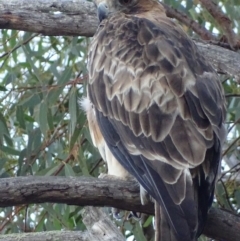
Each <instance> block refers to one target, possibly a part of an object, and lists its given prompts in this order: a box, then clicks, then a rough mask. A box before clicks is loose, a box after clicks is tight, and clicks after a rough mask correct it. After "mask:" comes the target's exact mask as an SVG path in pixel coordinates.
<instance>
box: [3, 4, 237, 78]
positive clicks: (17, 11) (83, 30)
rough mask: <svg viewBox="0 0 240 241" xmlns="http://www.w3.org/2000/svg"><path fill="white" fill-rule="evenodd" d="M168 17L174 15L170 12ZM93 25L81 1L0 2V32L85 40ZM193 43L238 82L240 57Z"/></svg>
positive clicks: (90, 10)
mask: <svg viewBox="0 0 240 241" xmlns="http://www.w3.org/2000/svg"><path fill="white" fill-rule="evenodd" d="M169 14H170V15H171V14H172V15H174V11H173V12H172V13H171V12H169ZM97 25H98V20H97V16H96V9H95V6H94V4H93V3H91V2H88V1H85V0H67V1H66V0H34V1H29V0H8V1H6V0H0V29H17V30H24V31H29V32H35V33H41V34H43V35H73V36H88V37H89V36H92V35H93V34H94V33H95V31H96V29H97ZM203 34H204V33H202V34H201V35H203ZM209 38H210V36H209ZM196 44H197V46H198V47H199V48H200V50H201V52H202V53H203V54H204V55H206V56H207V58H209V59H210V62H211V63H213V65H214V67H215V69H216V70H217V71H218V72H220V73H224V74H229V75H231V76H234V77H235V78H236V79H237V80H240V54H238V53H236V52H233V51H230V50H227V49H224V48H221V47H218V46H214V45H210V44H205V43H199V42H196Z"/></svg>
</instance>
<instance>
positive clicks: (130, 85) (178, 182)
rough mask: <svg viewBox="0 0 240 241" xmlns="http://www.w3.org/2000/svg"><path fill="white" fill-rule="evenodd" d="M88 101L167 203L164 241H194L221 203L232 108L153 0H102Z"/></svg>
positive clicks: (110, 140)
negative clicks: (219, 178) (220, 174)
mask: <svg viewBox="0 0 240 241" xmlns="http://www.w3.org/2000/svg"><path fill="white" fill-rule="evenodd" d="M96 4H97V5H98V8H99V12H98V13H99V19H100V20H102V21H101V23H100V25H99V27H98V30H97V32H96V34H95V35H94V37H93V40H92V43H91V46H90V50H89V64H88V68H89V83H88V96H89V98H90V101H91V102H92V104H93V106H94V111H95V114H96V117H97V118H96V119H97V124H98V126H99V129H100V131H101V133H102V135H103V137H104V140H105V142H106V144H107V146H108V148H109V150H110V151H111V153H112V154H113V155H114V157H115V158H116V159H117V161H118V162H119V163H121V165H122V166H124V167H125V168H126V169H127V170H128V171H129V172H130V173H131V174H132V175H133V176H134V177H136V179H137V180H138V181H139V183H140V184H141V186H142V187H143V188H144V189H145V190H146V191H147V192H148V193H149V194H150V195H151V196H152V197H153V198H154V199H155V200H156V201H157V203H158V204H159V205H160V209H161V214H159V215H160V216H159V217H160V223H161V224H160V231H159V232H160V236H161V237H160V238H159V240H161V241H173V240H177V241H193V240H196V237H198V236H199V235H200V233H201V232H202V229H203V226H204V223H205V221H206V217H207V211H208V208H209V207H210V205H211V203H212V199H213V192H214V185H215V180H216V175H217V170H218V166H219V161H220V159H221V147H222V141H223V140H224V136H225V131H224V126H223V123H224V119H225V102H224V95H223V90H222V87H221V83H220V81H219V80H218V76H217V74H216V72H215V71H214V70H213V68H212V67H211V65H210V64H209V63H208V62H207V60H206V59H205V58H204V57H203V56H202V55H201V54H200V53H199V51H198V49H197V47H196V46H195V44H194V43H193V41H192V40H191V39H190V38H189V37H188V36H187V35H186V34H185V33H184V32H183V30H182V29H181V28H180V27H179V26H178V25H177V24H175V23H174V22H173V21H172V20H170V19H169V18H167V17H166V15H165V12H164V10H163V7H162V6H161V5H160V3H158V2H157V1H155V0H111V1H110V0H106V1H105V2H103V1H101V0H98V1H97V2H96Z"/></svg>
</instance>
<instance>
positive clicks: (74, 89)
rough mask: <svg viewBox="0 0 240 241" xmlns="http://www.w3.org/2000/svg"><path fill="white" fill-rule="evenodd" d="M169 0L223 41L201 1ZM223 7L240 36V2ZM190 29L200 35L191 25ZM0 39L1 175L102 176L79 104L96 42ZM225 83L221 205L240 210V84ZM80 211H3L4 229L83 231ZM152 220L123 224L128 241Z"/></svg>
mask: <svg viewBox="0 0 240 241" xmlns="http://www.w3.org/2000/svg"><path fill="white" fill-rule="evenodd" d="M164 2H165V3H166V4H169V5H171V6H173V7H174V8H177V9H178V10H181V11H183V12H185V13H186V14H187V15H188V16H189V17H191V18H193V19H194V20H195V21H197V22H198V23H199V24H201V25H202V26H205V27H206V28H208V29H209V31H210V32H213V33H214V34H215V35H219V36H221V33H222V31H221V28H220V26H218V25H217V24H216V21H215V20H214V19H213V18H212V17H211V16H210V14H209V13H208V12H207V11H206V10H205V9H203V8H202V7H201V6H200V5H199V2H198V0H195V1H192V0H185V1H183V0H182V1H181V0H178V1H176V0H165V1H164ZM219 5H220V6H223V9H224V11H225V12H226V15H227V16H229V17H230V18H231V20H232V21H233V24H234V31H235V32H236V33H239V32H240V24H239V16H240V1H238V0H231V1H227V0H222V1H219ZM184 29H185V30H186V31H187V32H188V34H190V35H193V36H194V33H193V32H192V30H191V29H190V28H188V27H184ZM0 38H1V39H2V41H1V45H0V177H1V178H4V177H15V176H27V175H36V176H37V175H38V176H49V175H53V176H81V175H85V176H89V175H91V176H95V177H97V176H98V174H99V172H100V170H101V171H102V170H104V169H105V167H104V165H103V162H102V160H101V157H100V155H99V153H98V152H97V150H96V149H95V148H94V147H93V146H92V143H91V140H90V136H89V131H88V128H87V125H86V117H85V114H84V113H83V111H82V110H81V109H80V107H79V103H78V102H79V100H80V99H81V98H82V97H83V96H84V95H85V83H86V81H87V70H86V62H87V49H88V44H89V41H90V40H89V39H87V38H84V37H78V38H77V37H48V36H46V37H44V36H41V35H38V34H32V33H27V32H22V31H15V30H1V32H0ZM221 78H222V80H223V84H224V88H225V91H226V96H227V107H228V115H227V128H228V138H227V141H226V146H225V148H224V162H223V166H222V170H223V174H222V176H221V179H220V181H219V182H218V185H217V189H216V194H217V196H216V200H215V205H216V206H218V207H224V208H226V209H229V210H230V211H231V212H234V213H239V207H240V188H239V184H237V182H235V180H236V179H237V178H238V175H237V173H238V171H239V168H240V153H239V145H240V135H239V133H240V125H239V123H240V98H239V96H240V89H239V85H237V83H236V81H235V80H233V79H231V78H229V77H228V76H221ZM231 161H234V165H232V166H231V165H230V163H231ZM238 180H239V179H238ZM238 183H239V182H238ZM80 211H81V207H76V206H67V205H64V204H34V205H28V206H26V205H23V206H20V207H8V208H1V209H0V232H1V233H17V232H24V231H34V232H37V231H45V230H61V229H68V230H83V229H84V225H83V223H82V219H81V216H80ZM151 223H152V218H151V217H150V218H148V219H147V220H146V222H145V224H143V227H144V229H142V228H141V226H140V225H139V223H138V222H133V221H132V220H130V221H129V220H126V219H123V220H121V221H118V222H117V224H118V225H119V227H120V228H121V230H123V233H124V234H125V235H126V237H129V239H128V240H133V235H134V236H135V240H137V241H145V240H146V238H145V237H144V235H143V233H144V232H145V231H146V230H145V229H146V228H148V227H150V226H151V225H152V224H151ZM126 230H127V232H126ZM201 240H202V241H204V240H206V238H204V237H202V238H201Z"/></svg>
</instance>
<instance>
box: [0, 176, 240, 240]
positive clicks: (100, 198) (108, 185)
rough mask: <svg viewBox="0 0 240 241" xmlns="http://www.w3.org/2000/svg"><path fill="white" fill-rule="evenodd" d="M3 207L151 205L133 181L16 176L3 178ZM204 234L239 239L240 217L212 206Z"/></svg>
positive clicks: (141, 209) (0, 190) (149, 208)
mask: <svg viewBox="0 0 240 241" xmlns="http://www.w3.org/2000/svg"><path fill="white" fill-rule="evenodd" d="M0 193H1V195H0V207H9V206H14V205H22V204H31V203H44V202H51V203H66V204H68V205H79V206H89V205H91V206H111V207H115V208H119V209H123V210H132V211H135V212H142V213H147V214H153V213H154V207H153V205H152V204H148V205H145V206H142V205H141V202H140V198H139V187H138V185H137V184H136V182H133V181H120V180H118V181H114V180H112V181H111V182H109V181H108V180H104V179H96V178H87V177H81V178H73V177H72V178H71V177H68V178H66V177H36V176H30V177H17V178H2V179H0ZM204 234H206V235H207V236H209V237H212V238H216V239H218V240H228V241H239V240H240V217H239V216H235V215H233V214H231V213H229V212H227V211H223V210H220V209H216V208H212V209H211V211H210V213H209V216H208V221H207V224H206V228H205V230H204Z"/></svg>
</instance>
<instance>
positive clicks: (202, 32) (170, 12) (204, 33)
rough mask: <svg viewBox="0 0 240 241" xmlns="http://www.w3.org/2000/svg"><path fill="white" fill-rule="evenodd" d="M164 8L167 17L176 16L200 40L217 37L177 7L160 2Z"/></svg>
mask: <svg viewBox="0 0 240 241" xmlns="http://www.w3.org/2000/svg"><path fill="white" fill-rule="evenodd" d="M161 4H162V5H163V6H164V8H165V9H166V14H167V16H168V17H169V18H176V19H177V20H178V21H180V22H181V23H183V24H185V25H186V26H188V27H189V28H191V29H192V30H193V31H194V32H195V33H197V34H198V35H199V36H200V37H201V38H202V40H215V41H216V40H217V38H216V37H215V36H214V35H213V34H212V33H211V32H210V31H208V30H207V29H206V28H205V27H203V26H201V25H200V24H199V23H197V22H196V21H194V20H193V19H191V18H189V17H188V16H187V15H186V14H185V13H183V12H180V11H178V10H177V9H174V8H171V7H170V6H168V5H167V4H165V3H161Z"/></svg>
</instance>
